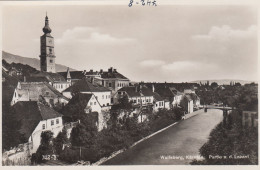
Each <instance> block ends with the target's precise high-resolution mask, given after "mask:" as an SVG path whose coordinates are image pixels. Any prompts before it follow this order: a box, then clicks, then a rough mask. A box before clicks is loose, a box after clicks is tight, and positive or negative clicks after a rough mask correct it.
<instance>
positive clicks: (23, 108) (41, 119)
mask: <svg viewBox="0 0 260 170" xmlns="http://www.w3.org/2000/svg"><path fill="white" fill-rule="evenodd" d="M13 108H14V110H15V117H16V119H17V121H19V122H21V127H20V130H19V132H20V133H22V134H24V137H25V138H26V139H27V141H24V143H27V142H28V143H29V144H30V148H29V150H30V154H33V153H35V152H36V151H37V149H38V147H39V146H40V142H41V133H42V132H43V131H47V130H49V131H51V132H53V134H54V135H53V136H54V137H56V136H57V135H58V133H59V132H61V131H62V128H63V122H62V115H61V114H59V113H58V112H56V111H55V110H53V109H52V108H50V107H48V106H45V105H43V104H42V103H40V102H36V101H19V102H17V103H16V104H15V105H14V106H13Z"/></svg>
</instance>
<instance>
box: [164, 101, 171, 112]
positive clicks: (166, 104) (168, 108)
mask: <svg viewBox="0 0 260 170" xmlns="http://www.w3.org/2000/svg"><path fill="white" fill-rule="evenodd" d="M164 105H165V109H167V110H170V108H171V107H170V102H169V101H164Z"/></svg>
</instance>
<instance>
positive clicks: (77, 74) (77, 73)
mask: <svg viewBox="0 0 260 170" xmlns="http://www.w3.org/2000/svg"><path fill="white" fill-rule="evenodd" d="M69 73H70V77H71V79H78V80H80V79H82V78H83V77H85V75H84V72H83V71H69ZM58 74H59V75H61V76H62V77H63V78H64V79H67V71H66V72H58Z"/></svg>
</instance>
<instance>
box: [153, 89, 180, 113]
mask: <svg viewBox="0 0 260 170" xmlns="http://www.w3.org/2000/svg"><path fill="white" fill-rule="evenodd" d="M155 92H157V93H158V94H159V95H160V96H161V97H163V98H164V99H165V100H167V101H168V102H169V104H170V108H173V107H177V106H179V105H180V102H181V99H182V96H183V94H182V93H181V92H179V91H178V90H176V89H175V88H174V87H167V86H165V87H160V88H159V87H158V88H156V89H155Z"/></svg>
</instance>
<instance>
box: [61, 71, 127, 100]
mask: <svg viewBox="0 0 260 170" xmlns="http://www.w3.org/2000/svg"><path fill="white" fill-rule="evenodd" d="M59 74H60V75H61V76H62V77H63V78H64V79H66V80H67V81H68V80H69V79H71V82H72V84H74V83H75V82H76V81H78V80H81V79H82V78H84V77H86V78H93V79H94V80H95V82H96V83H97V84H100V85H102V86H104V87H106V88H108V89H109V90H111V92H112V95H113V94H115V92H116V91H117V90H118V89H120V88H122V87H126V86H129V83H130V80H129V79H128V78H127V77H125V76H124V75H122V74H121V73H119V72H117V70H116V69H114V68H113V67H111V68H109V69H108V71H103V69H101V70H100V71H93V70H92V69H90V70H89V71H86V70H84V71H69V70H68V71H67V72H59Z"/></svg>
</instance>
